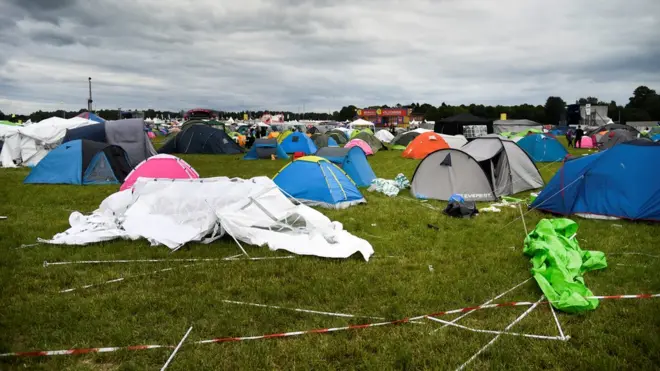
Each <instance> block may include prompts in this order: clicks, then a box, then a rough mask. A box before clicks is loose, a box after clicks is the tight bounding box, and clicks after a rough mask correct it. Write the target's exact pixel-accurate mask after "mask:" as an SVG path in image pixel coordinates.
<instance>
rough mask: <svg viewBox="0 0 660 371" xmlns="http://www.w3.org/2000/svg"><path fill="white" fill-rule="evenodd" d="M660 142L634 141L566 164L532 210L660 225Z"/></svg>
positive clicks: (542, 192)
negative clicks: (659, 164) (653, 167)
mask: <svg viewBox="0 0 660 371" xmlns="http://www.w3.org/2000/svg"><path fill="white" fill-rule="evenodd" d="M659 159H660V143H654V142H651V141H648V140H634V141H630V142H627V143H621V144H617V145H616V146H614V147H612V148H610V149H608V150H607V151H603V152H599V153H596V154H593V155H589V156H586V157H580V158H577V159H574V160H569V161H566V163H565V164H564V166H563V167H562V168H561V169H559V171H558V172H557V174H555V176H554V177H553V178H552V179H551V180H550V182H549V183H548V185H547V186H546V187H545V188H544V189H543V191H541V193H539V195H538V197H537V198H536V199H535V200H534V202H533V203H532V204H531V205H530V208H533V209H539V210H543V211H547V212H551V213H555V214H561V215H570V214H578V215H580V214H581V215H584V216H591V217H615V218H623V219H632V220H653V221H660V172H657V171H651V170H650V168H649V164H654V163H656V162H657V161H658V160H659Z"/></svg>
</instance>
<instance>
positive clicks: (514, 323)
mask: <svg viewBox="0 0 660 371" xmlns="http://www.w3.org/2000/svg"><path fill="white" fill-rule="evenodd" d="M543 298H544V296H543V295H541V298H539V300H537V301H536V303H534V304H532V306H530V307H529V308H528V309H527V310H526V311H525V312H524V313H523V314H521V315H520V316H518V318H516V319H515V320H513V322H511V323H509V325H508V326H506V327H505V328H504V331H502V332H501V333H499V334H497V335H495V337H494V338H493V339H491V340H490V341H489V342H488V343H486V345H484V346H483V347H482V348H481V349H479V350H478V351H477V352H476V353H475V354H474V355H472V357H470V358H469V359H468V360H467V361H465V362H464V363H463V364H462V365H460V366H459V367H458V368H457V369H456V371H460V370H463V369H464V368H465V367H466V366H467V365H469V364H470V363H472V361H474V360H475V359H477V357H479V355H480V354H481V353H483V352H484V351H485V350H486V349H488V348H489V347H490V346H491V345H493V344H494V343H495V342H496V341H497V339H499V338H500V336H502V334H503V333H506V332H507V331H509V330H510V329H511V328H512V327H513V326H515V325H516V324H517V323H518V322H520V321H522V320H523V318H525V317H527V315H529V314H530V313H532V311H533V310H534V309H535V308H536V307H537V306H538V305H539V304H540V303H541V301H542V300H543Z"/></svg>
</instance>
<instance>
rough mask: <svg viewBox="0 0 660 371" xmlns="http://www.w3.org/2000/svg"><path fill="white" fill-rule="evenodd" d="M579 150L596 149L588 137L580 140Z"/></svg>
mask: <svg viewBox="0 0 660 371" xmlns="http://www.w3.org/2000/svg"><path fill="white" fill-rule="evenodd" d="M580 148H596V146H595V143H594V141H593V140H592V139H591V138H590V137H588V136H584V137H582V139H581V140H580Z"/></svg>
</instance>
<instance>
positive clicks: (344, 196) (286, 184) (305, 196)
mask: <svg viewBox="0 0 660 371" xmlns="http://www.w3.org/2000/svg"><path fill="white" fill-rule="evenodd" d="M273 181H274V182H275V184H277V186H278V187H280V189H282V191H284V192H285V194H286V195H287V196H289V197H293V198H295V199H297V200H299V201H301V202H303V203H305V204H307V205H310V206H322V207H327V208H332V209H344V208H347V207H349V206H352V205H356V204H359V203H363V202H366V200H365V199H364V197H363V196H362V194H361V193H360V191H359V190H358V188H357V186H356V185H355V183H353V181H352V180H351V179H350V178H349V177H348V176H347V175H346V173H344V172H343V171H342V169H340V168H339V167H337V166H336V165H335V164H333V163H332V162H330V161H328V160H326V159H325V158H322V157H317V156H305V157H301V158H299V159H297V160H296V161H293V162H290V163H289V164H287V165H286V166H284V167H283V168H282V169H281V170H280V171H279V172H278V173H277V174H276V175H275V177H274V178H273Z"/></svg>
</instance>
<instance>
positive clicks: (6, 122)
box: [0, 120, 21, 126]
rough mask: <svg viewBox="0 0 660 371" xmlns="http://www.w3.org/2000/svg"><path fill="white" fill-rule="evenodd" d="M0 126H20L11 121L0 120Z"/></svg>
mask: <svg viewBox="0 0 660 371" xmlns="http://www.w3.org/2000/svg"><path fill="white" fill-rule="evenodd" d="M0 125H8V126H21V124H19V123H16V122H11V121H5V120H0Z"/></svg>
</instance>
